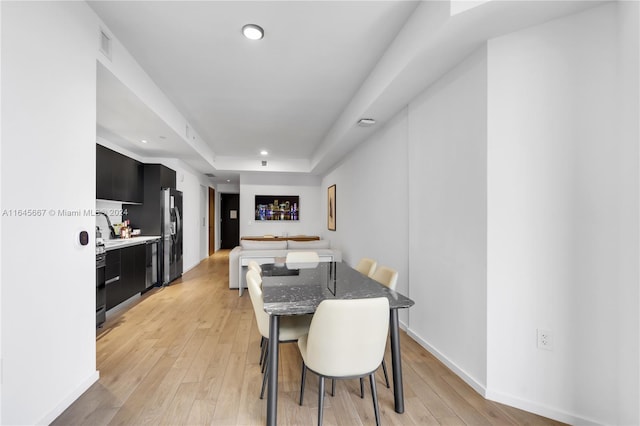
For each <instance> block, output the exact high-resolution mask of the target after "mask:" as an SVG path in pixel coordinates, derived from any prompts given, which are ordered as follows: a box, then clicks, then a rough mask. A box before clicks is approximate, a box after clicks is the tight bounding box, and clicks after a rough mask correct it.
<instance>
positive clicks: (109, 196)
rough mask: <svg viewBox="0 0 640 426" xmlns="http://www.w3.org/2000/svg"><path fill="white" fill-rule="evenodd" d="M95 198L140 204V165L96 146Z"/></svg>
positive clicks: (141, 169)
mask: <svg viewBox="0 0 640 426" xmlns="http://www.w3.org/2000/svg"><path fill="white" fill-rule="evenodd" d="M96 198H98V199H100V200H113V201H123V202H127V203H142V202H143V201H144V186H143V165H142V163H140V162H139V161H136V160H134V159H132V158H129V157H127V156H125V155H122V154H120V153H117V152H115V151H113V150H110V149H109V148H105V147H104V146H102V145H98V144H96Z"/></svg>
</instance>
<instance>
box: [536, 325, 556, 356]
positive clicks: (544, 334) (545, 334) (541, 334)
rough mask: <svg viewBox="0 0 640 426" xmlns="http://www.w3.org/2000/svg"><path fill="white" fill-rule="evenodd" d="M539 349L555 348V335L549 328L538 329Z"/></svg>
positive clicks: (550, 349) (548, 349)
mask: <svg viewBox="0 0 640 426" xmlns="http://www.w3.org/2000/svg"><path fill="white" fill-rule="evenodd" d="M537 331H538V349H544V350H547V351H552V350H553V335H552V334H551V331H549V330H543V329H541V328H539V329H538V330H537Z"/></svg>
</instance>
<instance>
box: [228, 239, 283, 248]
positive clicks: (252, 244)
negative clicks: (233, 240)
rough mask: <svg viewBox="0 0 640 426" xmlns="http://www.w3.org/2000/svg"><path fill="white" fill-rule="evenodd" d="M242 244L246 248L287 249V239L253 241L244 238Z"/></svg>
mask: <svg viewBox="0 0 640 426" xmlns="http://www.w3.org/2000/svg"><path fill="white" fill-rule="evenodd" d="M240 245H241V246H242V248H243V249H244V250H286V248H287V242H286V241H252V240H242V241H240Z"/></svg>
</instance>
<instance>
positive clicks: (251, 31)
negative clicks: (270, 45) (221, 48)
mask: <svg viewBox="0 0 640 426" xmlns="http://www.w3.org/2000/svg"><path fill="white" fill-rule="evenodd" d="M242 34H244V36H245V37H246V38H248V39H249V40H260V39H261V38H262V37H264V30H263V29H262V27H261V26H259V25H256V24H247V25H245V26H244V27H242Z"/></svg>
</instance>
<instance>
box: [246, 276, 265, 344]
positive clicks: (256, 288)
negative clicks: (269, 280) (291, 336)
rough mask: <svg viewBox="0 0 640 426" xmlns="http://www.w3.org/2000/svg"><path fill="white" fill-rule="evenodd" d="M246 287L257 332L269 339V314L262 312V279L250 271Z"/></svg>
mask: <svg viewBox="0 0 640 426" xmlns="http://www.w3.org/2000/svg"><path fill="white" fill-rule="evenodd" d="M247 287H248V288H249V297H251V304H252V305H253V312H254V314H255V316H256V322H257V323H258V331H259V332H260V334H261V335H262V336H263V337H266V338H269V314H267V313H266V312H265V311H264V301H263V300H262V277H260V275H259V274H258V273H257V272H256V271H254V270H252V269H251V270H249V271H248V272H247Z"/></svg>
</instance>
